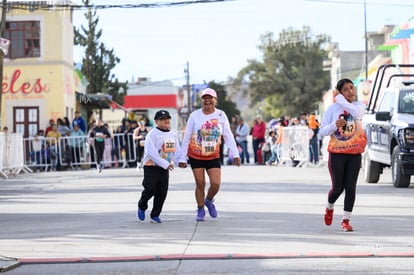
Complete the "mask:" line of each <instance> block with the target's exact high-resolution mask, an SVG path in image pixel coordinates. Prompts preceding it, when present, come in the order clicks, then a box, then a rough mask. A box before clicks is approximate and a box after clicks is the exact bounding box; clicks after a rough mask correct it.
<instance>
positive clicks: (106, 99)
mask: <svg viewBox="0 0 414 275" xmlns="http://www.w3.org/2000/svg"><path fill="white" fill-rule="evenodd" d="M75 94H76V101H78V102H79V103H80V104H82V105H85V106H87V107H89V108H92V109H109V108H111V107H110V103H111V102H112V98H111V96H110V95H105V94H81V93H78V92H75Z"/></svg>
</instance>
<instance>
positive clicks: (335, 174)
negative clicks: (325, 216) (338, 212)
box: [328, 153, 361, 212]
mask: <svg viewBox="0 0 414 275" xmlns="http://www.w3.org/2000/svg"><path fill="white" fill-rule="evenodd" d="M328 167H329V173H330V175H331V181H332V188H331V190H329V193H328V202H329V203H332V204H333V203H335V202H336V200H337V199H338V198H339V196H340V195H341V194H342V192H343V191H344V190H345V198H344V211H347V212H352V209H353V207H354V203H355V194H356V185H357V180H358V173H359V169H360V168H361V155H360V154H358V155H350V154H334V153H329V162H328Z"/></svg>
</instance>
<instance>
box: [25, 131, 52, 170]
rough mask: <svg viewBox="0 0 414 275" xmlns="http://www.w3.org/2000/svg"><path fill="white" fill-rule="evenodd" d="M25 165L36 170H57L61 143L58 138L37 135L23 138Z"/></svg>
mask: <svg viewBox="0 0 414 275" xmlns="http://www.w3.org/2000/svg"><path fill="white" fill-rule="evenodd" d="M22 154H23V156H24V163H25V166H27V167H31V168H32V169H33V170H36V171H40V170H42V171H47V170H56V167H57V164H58V156H59V144H58V141H57V140H56V138H51V137H43V136H35V137H30V138H24V139H23V153H22Z"/></svg>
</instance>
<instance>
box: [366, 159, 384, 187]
mask: <svg viewBox="0 0 414 275" xmlns="http://www.w3.org/2000/svg"><path fill="white" fill-rule="evenodd" d="M364 172H365V173H364V179H365V182H366V183H377V182H378V181H379V178H380V174H381V164H379V163H378V162H376V161H371V159H370V158H369V155H368V153H365V154H364Z"/></svg>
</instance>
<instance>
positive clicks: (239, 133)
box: [235, 117, 250, 164]
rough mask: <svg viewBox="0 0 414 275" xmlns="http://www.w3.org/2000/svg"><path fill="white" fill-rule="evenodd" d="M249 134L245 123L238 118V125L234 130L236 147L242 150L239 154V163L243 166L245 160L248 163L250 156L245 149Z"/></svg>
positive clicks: (248, 128)
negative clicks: (238, 146)
mask: <svg viewBox="0 0 414 275" xmlns="http://www.w3.org/2000/svg"><path fill="white" fill-rule="evenodd" d="M249 133H250V127H249V125H247V123H246V122H244V119H243V118H241V117H239V125H238V126H237V128H236V131H235V137H236V141H237V143H238V145H240V147H241V148H242V151H241V154H240V161H241V164H244V161H245V160H246V163H250V154H249V151H248V149H247V136H248V135H249Z"/></svg>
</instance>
